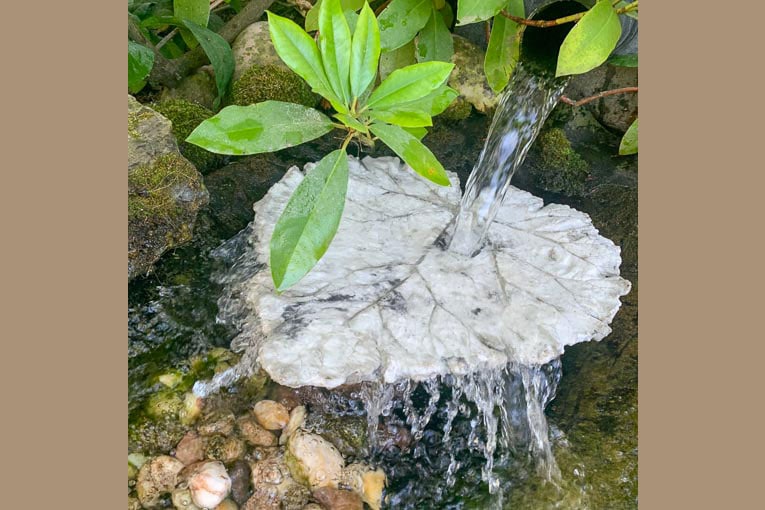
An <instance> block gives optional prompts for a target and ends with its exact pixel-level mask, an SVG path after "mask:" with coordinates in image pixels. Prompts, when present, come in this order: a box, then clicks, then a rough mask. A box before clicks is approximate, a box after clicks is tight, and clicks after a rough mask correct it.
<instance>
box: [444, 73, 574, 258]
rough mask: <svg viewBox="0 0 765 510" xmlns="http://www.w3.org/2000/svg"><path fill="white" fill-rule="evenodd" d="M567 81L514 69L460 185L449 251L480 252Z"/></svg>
mask: <svg viewBox="0 0 765 510" xmlns="http://www.w3.org/2000/svg"><path fill="white" fill-rule="evenodd" d="M567 83H568V79H567V78H553V77H552V76H549V75H548V74H545V73H544V72H541V71H540V72H536V71H532V70H530V68H529V66H528V64H524V63H519V64H518V65H517V66H516V68H515V71H514V72H513V75H512V77H511V79H510V83H509V84H508V86H507V87H505V90H504V91H503V92H502V94H501V95H500V97H499V102H498V105H497V111H496V113H495V114H494V118H493V119H492V122H491V127H490V128H489V135H488V137H487V139H486V145H484V148H483V150H482V151H481V156H480V157H479V158H478V163H477V164H476V165H475V167H473V171H472V172H471V173H470V177H469V179H468V182H467V185H466V186H465V194H464V195H463V196H462V202H461V204H460V211H459V213H458V215H457V221H456V226H455V229H454V233H453V235H452V239H451V243H450V245H449V249H450V250H452V251H455V252H457V253H461V254H463V255H467V256H472V255H473V254H475V253H476V252H477V251H478V250H480V248H481V243H482V242H483V239H484V237H485V236H486V232H487V231H488V229H489V225H491V222H492V221H493V220H494V217H495V216H496V215H497V212H498V211H499V208H500V206H501V205H502V200H503V199H504V198H505V194H506V193H507V190H508V188H509V186H510V179H512V177H513V174H514V173H515V170H516V169H517V168H518V167H520V166H521V164H522V163H523V160H524V159H525V158H526V153H527V152H528V150H529V148H530V147H531V144H532V143H533V142H534V139H536V137H537V135H538V134H539V131H540V129H541V128H542V125H543V124H544V122H545V119H547V116H548V115H549V114H550V112H551V111H552V110H553V108H555V105H556V104H557V103H558V99H559V98H560V96H561V95H562V94H563V89H564V88H565V87H566V84H567Z"/></svg>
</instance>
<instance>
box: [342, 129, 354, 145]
mask: <svg viewBox="0 0 765 510" xmlns="http://www.w3.org/2000/svg"><path fill="white" fill-rule="evenodd" d="M354 134H356V131H354V130H353V129H349V130H348V136H346V137H345V140H343V146H342V147H340V148H341V149H342V150H345V148H346V147H348V144H349V143H350V142H351V139H352V138H353V135H354Z"/></svg>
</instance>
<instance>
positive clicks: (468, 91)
mask: <svg viewBox="0 0 765 510" xmlns="http://www.w3.org/2000/svg"><path fill="white" fill-rule="evenodd" d="M452 39H453V40H454V55H453V56H452V63H453V64H454V69H453V70H452V74H451V75H450V76H449V81H448V84H449V86H450V87H451V88H453V89H454V90H456V91H457V92H459V93H460V96H459V97H460V98H462V99H463V100H465V101H467V102H468V103H470V104H471V105H473V106H474V107H475V109H476V110H478V111H479V112H481V113H486V114H488V113H491V112H492V111H493V110H494V108H495V107H496V106H497V101H498V98H497V95H496V94H495V93H494V91H493V90H491V87H489V82H488V81H486V75H485V74H484V71H483V61H484V52H483V50H482V49H481V48H479V47H478V46H476V45H475V44H473V43H471V42H470V41H468V40H467V39H465V38H464V37H460V36H458V35H452ZM458 104H459V103H457V104H456V105H455V104H453V105H452V106H450V107H449V108H460V106H457V105H458ZM461 108H463V110H464V106H462V107H461ZM447 111H448V110H447ZM468 113H469V112H468Z"/></svg>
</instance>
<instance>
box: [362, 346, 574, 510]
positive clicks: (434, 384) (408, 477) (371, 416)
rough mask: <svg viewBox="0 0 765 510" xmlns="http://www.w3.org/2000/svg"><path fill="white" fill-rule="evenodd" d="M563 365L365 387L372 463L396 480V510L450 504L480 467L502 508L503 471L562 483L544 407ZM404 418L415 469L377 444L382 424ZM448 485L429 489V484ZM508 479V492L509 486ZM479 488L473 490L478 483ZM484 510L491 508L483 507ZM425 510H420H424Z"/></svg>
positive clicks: (392, 504)
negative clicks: (526, 472)
mask: <svg viewBox="0 0 765 510" xmlns="http://www.w3.org/2000/svg"><path fill="white" fill-rule="evenodd" d="M560 377H561V364H560V361H559V360H555V361H553V362H551V363H549V364H547V365H544V366H542V367H526V366H519V365H508V366H506V367H504V368H502V369H494V370H487V371H481V372H476V373H473V374H470V375H466V376H459V377H457V376H453V375H447V376H439V377H435V378H432V379H428V380H425V381H421V382H419V383H415V382H412V381H403V382H401V383H398V384H387V385H381V384H372V383H368V384H364V385H363V389H362V390H361V391H360V392H359V397H360V398H361V400H362V401H363V403H364V406H365V409H366V416H367V423H368V430H369V431H370V445H371V447H372V450H373V458H375V459H376V460H377V461H378V462H380V463H381V464H382V465H385V466H386V471H390V472H389V476H390V477H391V479H392V483H393V486H394V487H393V490H392V491H391V492H390V493H391V494H392V498H391V501H390V507H391V508H422V506H421V505H423V504H425V502H426V501H431V502H432V503H434V504H441V503H443V498H444V495H445V493H446V492H448V491H449V490H451V489H453V488H454V486H455V484H456V483H457V482H458V480H459V481H464V480H468V479H469V478H470V472H471V470H472V471H475V470H476V466H477V465H480V471H479V472H480V475H479V477H480V480H474V482H481V481H482V482H483V483H485V484H486V486H487V488H488V492H489V494H491V495H494V496H493V500H492V502H491V505H492V506H496V507H498V508H499V507H500V506H501V500H502V493H503V492H505V490H506V489H508V487H507V478H508V477H504V478H503V477H502V476H500V475H499V474H498V473H497V472H496V471H497V470H498V469H501V470H515V471H519V470H524V469H526V468H531V469H532V470H534V471H536V473H537V474H538V475H539V476H541V477H543V479H545V480H547V481H550V482H553V483H557V481H558V480H559V479H560V472H559V470H558V466H557V464H556V462H555V458H554V457H553V454H552V449H551V445H550V441H549V432H548V428H547V421H546V419H545V416H544V412H543V411H544V408H545V407H546V406H547V404H548V403H549V402H550V401H551V400H552V399H553V397H554V396H555V391H556V388H557V385H558V382H559V380H560ZM397 418H398V419H400V420H401V421H403V422H405V423H406V424H407V425H408V426H409V427H410V429H411V435H412V444H411V445H410V447H409V451H408V452H405V453H406V455H408V456H409V457H410V460H409V461H408V462H402V460H401V458H395V457H393V456H391V455H390V453H389V452H386V451H383V450H382V448H381V445H380V444H378V442H377V441H376V431H377V430H378V428H379V427H380V426H381V423H385V422H388V421H390V420H395V419H397ZM439 479H440V480H445V483H442V484H440V487H432V486H431V487H425V486H423V484H422V481H423V480H439ZM503 480H504V482H505V483H504V486H503ZM473 485H474V484H473ZM484 504H485V502H484ZM418 505H420V506H418Z"/></svg>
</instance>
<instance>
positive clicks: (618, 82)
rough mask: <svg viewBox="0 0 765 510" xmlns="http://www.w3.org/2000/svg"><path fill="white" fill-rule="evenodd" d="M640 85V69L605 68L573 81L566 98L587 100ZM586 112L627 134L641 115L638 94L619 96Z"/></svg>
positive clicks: (614, 96) (609, 66) (600, 101)
mask: <svg viewBox="0 0 765 510" xmlns="http://www.w3.org/2000/svg"><path fill="white" fill-rule="evenodd" d="M637 85H638V68H637V67H620V66H612V65H610V64H604V65H602V66H600V67H598V68H596V69H593V70H592V71H590V72H588V73H585V74H579V75H576V76H574V77H573V78H572V79H571V82H570V83H569V85H568V87H567V88H566V95H567V96H568V97H570V98H571V99H573V100H577V99H583V98H585V97H590V96H592V95H595V94H597V93H598V92H603V91H605V90H612V89H618V88H622V87H635V86H637ZM582 108H587V109H588V110H590V111H591V112H592V114H593V115H594V116H595V118H596V119H598V121H599V122H600V123H601V124H603V125H604V126H606V127H608V128H611V129H614V130H616V131H619V132H622V133H623V132H625V131H627V128H628V127H629V126H630V124H632V121H634V120H635V118H637V115H638V95H637V94H636V93H627V94H616V95H612V96H607V97H604V98H601V99H598V100H596V101H592V102H590V103H588V104H586V105H584V106H582Z"/></svg>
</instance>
